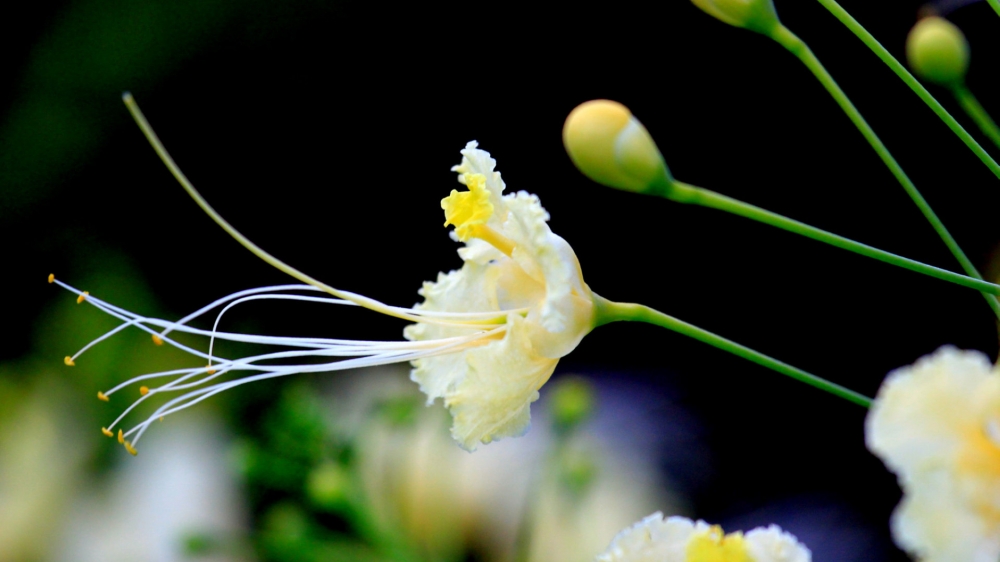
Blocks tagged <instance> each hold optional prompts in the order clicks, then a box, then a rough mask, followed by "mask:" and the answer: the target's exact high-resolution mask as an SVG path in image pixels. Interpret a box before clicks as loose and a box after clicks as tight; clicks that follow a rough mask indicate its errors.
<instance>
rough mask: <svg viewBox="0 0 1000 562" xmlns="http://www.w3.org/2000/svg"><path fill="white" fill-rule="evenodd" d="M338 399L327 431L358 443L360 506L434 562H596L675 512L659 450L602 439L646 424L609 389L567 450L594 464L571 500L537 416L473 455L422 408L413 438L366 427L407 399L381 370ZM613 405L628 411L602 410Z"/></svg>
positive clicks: (406, 431)
mask: <svg viewBox="0 0 1000 562" xmlns="http://www.w3.org/2000/svg"><path fill="white" fill-rule="evenodd" d="M399 374H400V375H401V374H402V373H399ZM333 388H334V390H333V391H332V392H330V397H331V400H332V401H333V403H334V406H333V407H332V408H331V411H332V412H336V415H335V418H334V423H335V424H337V425H339V426H341V427H342V429H343V430H344V431H346V432H348V433H355V432H357V433H356V434H357V439H356V442H357V443H358V450H357V458H358V468H357V472H358V474H360V475H361V478H362V486H363V488H364V496H365V497H366V498H367V499H368V501H369V502H370V503H371V507H372V509H373V511H374V513H375V514H376V517H377V519H378V520H379V521H380V524H381V525H383V526H386V527H389V528H401V529H403V530H404V532H405V534H406V536H407V537H409V540H411V541H412V542H413V544H415V545H417V547H418V548H419V549H420V550H421V552H422V553H424V554H425V555H426V557H427V558H429V559H440V560H448V559H455V557H456V556H458V557H459V559H461V555H462V554H463V553H464V554H468V553H469V552H470V551H473V552H475V553H476V556H478V558H476V559H482V560H484V562H513V561H515V560H520V561H521V562H552V561H553V560H558V561H559V562H592V561H593V559H594V556H595V554H597V553H598V552H600V551H601V550H602V549H604V548H605V547H606V546H607V544H608V541H609V540H611V538H612V537H613V536H614V535H615V533H617V532H618V531H619V530H620V529H621V528H622V527H623V526H625V525H627V524H628V523H629V522H631V521H635V519H636V518H637V517H640V516H642V514H644V513H649V512H650V511H652V510H653V509H656V508H657V507H660V508H672V509H678V508H679V506H678V501H677V499H676V498H675V497H673V495H672V494H671V492H670V491H669V489H668V488H666V487H665V486H664V483H663V482H662V479H661V478H660V476H659V472H658V465H657V458H656V457H655V456H654V454H655V451H656V450H657V449H658V447H656V446H654V445H652V444H651V443H650V442H649V441H642V440H630V439H628V438H622V436H621V435H620V434H618V433H606V432H604V431H603V430H605V429H608V428H609V427H610V428H613V429H618V428H619V427H620V425H624V426H633V425H635V426H640V427H641V426H645V425H648V424H649V423H650V421H649V420H648V418H645V417H644V416H646V415H648V414H646V413H644V411H643V410H642V408H636V407H635V406H636V403H637V400H636V399H635V397H634V396H621V393H620V392H619V391H616V390H614V389H602V392H601V401H600V404H599V405H598V407H597V413H596V414H595V415H596V418H595V419H593V420H592V422H587V423H585V424H584V425H583V426H582V427H581V428H580V429H579V432H578V435H577V437H578V438H579V439H578V440H574V441H573V442H572V443H571V445H570V446H569V448H570V449H571V450H572V451H574V452H575V453H574V455H575V457H574V458H580V457H585V460H587V461H590V462H592V463H593V470H592V478H590V479H589V481H588V484H587V485H586V486H585V487H583V488H582V489H581V490H580V491H579V493H573V492H572V491H571V490H568V489H567V488H566V486H565V481H564V480H563V479H562V478H561V475H560V473H559V471H558V461H559V459H558V458H557V455H556V451H557V450H558V446H557V439H556V436H555V435H554V434H553V432H552V431H551V430H550V426H549V424H548V423H546V422H547V412H546V409H544V408H543V411H542V414H541V416H540V420H541V422H542V423H538V424H536V426H535V428H534V429H533V430H532V431H531V433H530V434H528V435H526V436H525V437H523V438H521V439H516V440H506V441H502V442H499V443H496V444H494V445H493V446H491V447H487V448H484V449H482V450H480V451H478V452H477V453H476V454H474V455H470V454H467V453H465V452H464V451H462V450H460V449H458V448H456V447H454V445H453V443H452V442H451V441H450V440H449V439H447V437H446V436H445V435H444V434H443V432H442V431H441V428H442V427H443V426H444V425H445V424H446V423H447V419H446V416H444V415H442V414H443V412H441V411H440V410H437V409H428V408H418V410H417V412H416V418H415V421H414V425H413V426H409V427H399V426H394V425H393V424H392V423H389V422H386V421H378V419H377V418H372V417H371V415H370V411H371V405H372V404H374V403H379V402H380V401H384V400H392V399H398V398H399V397H400V396H407V395H410V396H412V395H413V394H414V393H413V391H412V390H411V389H410V388H409V387H408V385H406V384H404V379H403V377H401V376H393V375H392V373H391V372H388V369H387V372H383V373H379V374H378V376H372V374H371V373H364V374H360V373H359V374H358V375H357V376H349V377H342V378H339V380H338V381H337V384H336V385H335V386H334V387H333ZM616 394H618V398H619V400H618V401H617V402H618V404H628V405H629V406H631V409H619V408H614V407H610V406H606V405H607V404H611V403H613V402H614V400H613V399H614V398H615V395H616ZM609 397H610V398H611V400H605V398H609ZM660 414H662V412H660ZM606 418H614V421H621V422H623V423H622V424H616V423H607V420H606Z"/></svg>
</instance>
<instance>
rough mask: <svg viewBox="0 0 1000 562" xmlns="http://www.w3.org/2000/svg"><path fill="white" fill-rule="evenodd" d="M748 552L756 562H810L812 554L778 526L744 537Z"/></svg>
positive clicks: (758, 530) (751, 532)
mask: <svg viewBox="0 0 1000 562" xmlns="http://www.w3.org/2000/svg"><path fill="white" fill-rule="evenodd" d="M744 539H745V543H746V545H747V551H749V553H750V557H751V558H753V559H754V560H755V561H756V562H809V561H810V560H812V552H811V551H810V550H809V549H808V548H806V546H805V545H804V544H802V543H800V542H799V541H798V539H796V538H795V536H794V535H792V534H791V533H787V532H785V531H782V530H781V527H779V526H777V525H770V526H768V527H767V528H762V527H761V528H757V529H754V530H752V531H750V532H749V533H747V534H746V536H745V537H744Z"/></svg>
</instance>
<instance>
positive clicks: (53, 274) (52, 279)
mask: <svg viewBox="0 0 1000 562" xmlns="http://www.w3.org/2000/svg"><path fill="white" fill-rule="evenodd" d="M55 282H56V274H55V273H50V274H49V283H55Z"/></svg>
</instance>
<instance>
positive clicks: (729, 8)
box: [691, 0, 781, 35]
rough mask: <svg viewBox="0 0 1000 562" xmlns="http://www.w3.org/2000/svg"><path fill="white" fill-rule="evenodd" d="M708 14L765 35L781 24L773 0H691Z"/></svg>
mask: <svg viewBox="0 0 1000 562" xmlns="http://www.w3.org/2000/svg"><path fill="white" fill-rule="evenodd" d="M691 2H692V3H694V5H695V6H697V7H698V8H700V9H701V10H702V11H703V12H705V13H706V14H708V15H710V16H712V17H714V18H716V19H718V20H719V21H722V22H724V23H728V24H729V25H732V26H735V27H742V28H743V29H749V30H750V31H756V32H757V33H763V34H764V35H770V33H771V31H772V30H773V29H774V28H775V27H777V26H779V25H781V23H780V22H779V21H778V12H777V11H775V9H774V1H773V0H691Z"/></svg>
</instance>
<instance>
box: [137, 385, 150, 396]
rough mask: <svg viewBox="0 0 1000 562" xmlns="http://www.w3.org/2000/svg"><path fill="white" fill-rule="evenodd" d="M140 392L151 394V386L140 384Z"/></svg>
mask: <svg viewBox="0 0 1000 562" xmlns="http://www.w3.org/2000/svg"><path fill="white" fill-rule="evenodd" d="M139 394H141V395H143V396H145V395H147V394H149V387H148V386H140V387H139Z"/></svg>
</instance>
